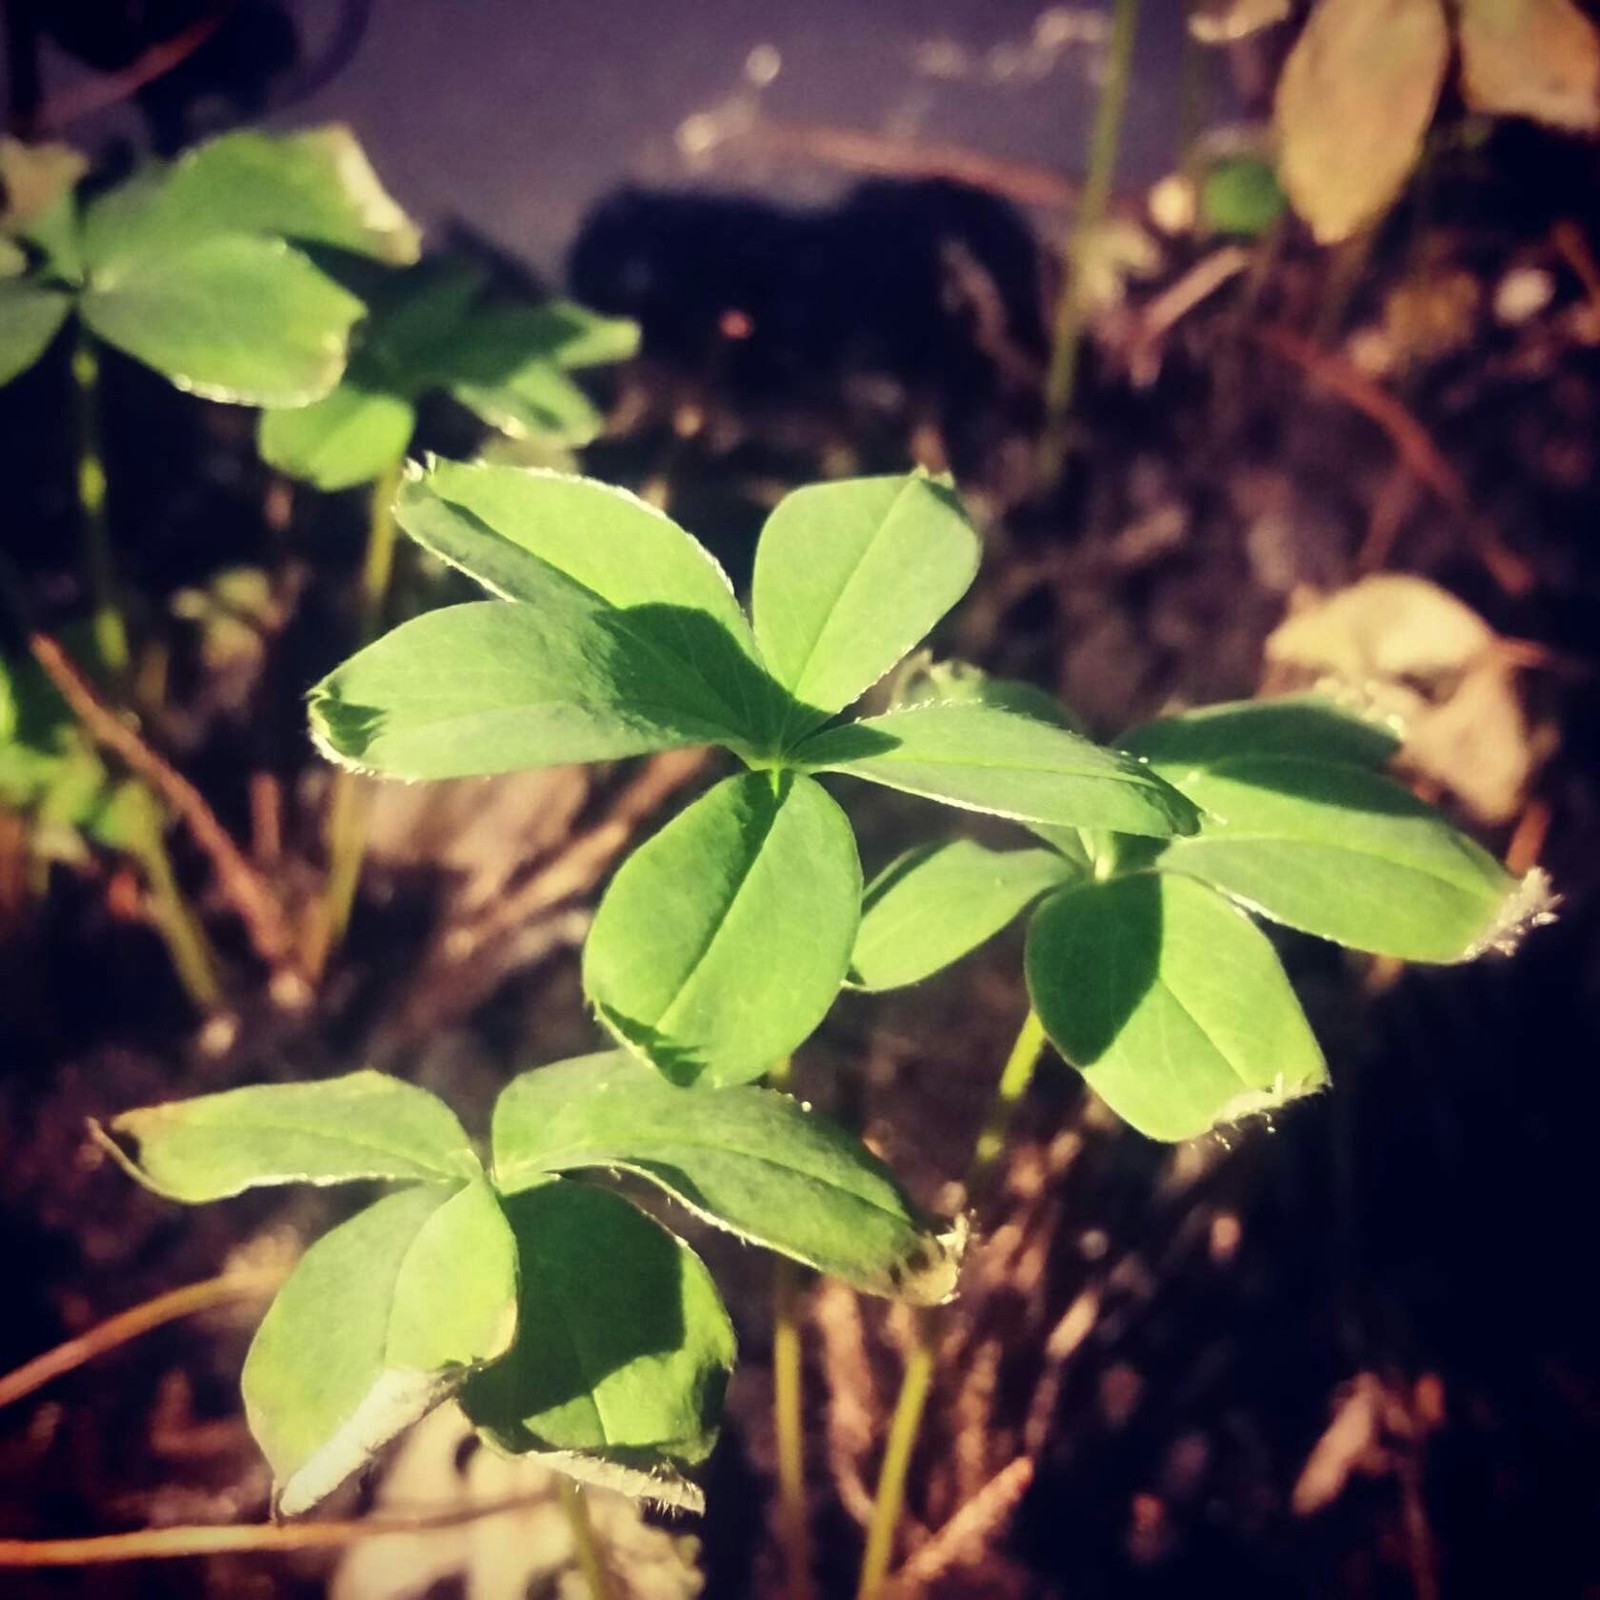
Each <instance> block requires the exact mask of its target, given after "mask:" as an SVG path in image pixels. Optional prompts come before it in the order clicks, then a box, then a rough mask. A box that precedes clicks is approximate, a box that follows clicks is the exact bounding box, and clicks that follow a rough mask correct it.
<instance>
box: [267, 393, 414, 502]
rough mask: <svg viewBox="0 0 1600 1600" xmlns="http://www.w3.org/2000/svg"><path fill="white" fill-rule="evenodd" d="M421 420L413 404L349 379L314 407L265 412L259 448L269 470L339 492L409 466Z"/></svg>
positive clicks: (331, 491) (319, 487) (313, 405)
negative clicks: (402, 465)
mask: <svg viewBox="0 0 1600 1600" xmlns="http://www.w3.org/2000/svg"><path fill="white" fill-rule="evenodd" d="M416 421H417V414H416V409H415V407H413V406H412V404H411V402H410V401H409V400H406V399H405V398H403V397H402V396H400V395H397V394H391V393H389V392H388V391H386V390H384V389H381V388H370V387H367V386H365V385H363V384H362V383H360V382H359V381H357V380H354V379H352V378H351V377H350V376H349V375H348V374H346V376H345V379H344V381H343V382H342V383H340V384H338V385H337V386H336V387H335V388H333V389H331V390H329V392H328V393H327V394H325V395H324V396H323V397H322V398H321V399H320V400H314V401H312V403H311V404H310V405H308V406H299V407H297V408H295V409H293V410H278V411H263V412H262V413H261V419H260V421H259V422H258V424H257V427H256V443H257V445H258V447H259V449H260V451H261V457H262V459H263V460H264V461H265V462H266V463H267V464H268V465H269V466H272V467H276V468H277V469H278V471H279V472H283V473H287V474H288V475H289V476H290V477H291V478H299V479H301V480H302V481H303V482H305V483H309V484H311V485H312V486H313V487H314V488H317V489H321V490H322V491H323V492H324V493H333V492H335V491H336V490H339V489H353V488H354V487H355V486H356V485H357V484H361V483H371V482H372V481H373V480H374V479H377V478H380V477H382V476H383V474H384V473H385V472H387V471H389V470H390V469H391V468H392V467H394V466H395V465H396V463H398V462H400V461H403V460H404V459H405V454H406V447H407V446H408V445H409V444H410V443H411V434H412V430H413V429H414V428H415V426H416Z"/></svg>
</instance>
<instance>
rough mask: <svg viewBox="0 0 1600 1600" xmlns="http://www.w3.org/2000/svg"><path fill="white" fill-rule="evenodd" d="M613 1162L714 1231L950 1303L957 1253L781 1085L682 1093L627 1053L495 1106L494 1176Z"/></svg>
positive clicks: (525, 1083)
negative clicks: (779, 1088)
mask: <svg viewBox="0 0 1600 1600" xmlns="http://www.w3.org/2000/svg"><path fill="white" fill-rule="evenodd" d="M590 1167H604V1168H608V1169H616V1170H620V1171H624V1172H629V1173H633V1174H635V1175H636V1176H638V1177H641V1178H645V1179H648V1180H649V1181H650V1182H651V1183H654V1184H657V1185H658V1186H659V1187H661V1188H662V1189H665V1190H666V1192H667V1193H668V1194H670V1195H671V1196H672V1197H673V1198H674V1199H676V1200H678V1201H679V1202H680V1203H681V1204H683V1205H684V1206H686V1207H687V1208H688V1209H689V1210H690V1211H692V1212H694V1214H695V1215H696V1216H698V1217H699V1218H701V1219H702V1220H703V1221H705V1222H709V1223H711V1224H712V1225H713V1226H714V1227H718V1228H725V1229H727V1230H728V1231H729V1232H730V1233H733V1234H736V1235H738V1237H739V1238H741V1239H744V1240H747V1241H748V1242H749V1243H751V1244H758V1245H763V1246H765V1247H766V1248H767V1249H769V1250H776V1251H778V1252H779V1253H780V1254H782V1255H786V1256H790V1257H792V1258H794V1259H795V1260H796V1261H803V1262H805V1263H806V1265H808V1266H812V1267H815V1268H817V1269H818V1271H821V1272H827V1273H831V1274H832V1275H833V1276H834V1277H836V1278H842V1279H843V1280H844V1281H845V1282H846V1283H848V1284H850V1285H851V1286H852V1287H854V1288H857V1289H861V1290H863V1291H865V1292H866V1293H868V1294H881V1295H891V1296H895V1297H898V1298H900V1299H903V1300H908V1301H911V1302H912V1303H913V1304H918V1305H932V1304H936V1303H937V1302H939V1301H942V1300H945V1299H948V1298H949V1296H950V1295H951V1294H952V1293H953V1292H954V1290H955V1282H956V1268H957V1260H956V1253H955V1251H954V1249H953V1247H952V1246H951V1244H950V1243H949V1242H947V1241H946V1240H944V1239H941V1238H940V1237H939V1236H938V1235H937V1234H936V1233H935V1232H934V1231H933V1230H932V1229H931V1228H930V1227H929V1226H928V1225H927V1224H926V1223H924V1222H923V1221H922V1220H921V1219H920V1218H919V1217H918V1216H917V1215H916V1213H915V1212H914V1211H913V1209H912V1207H911V1204H910V1202H909V1201H908V1200H907V1199H906V1197H905V1194H904V1192H903V1191H902V1190H901V1188H900V1186H899V1184H898V1183H896V1182H895V1179H894V1174H893V1173H891V1172H890V1171H889V1169H888V1168H887V1167H886V1166H885V1165H884V1164H883V1163H882V1162H881V1161H879V1160H878V1158H877V1157H876V1156H874V1155H873V1154H872V1153H871V1151H869V1150H868V1149H867V1148H866V1146H865V1145H863V1144H862V1143H861V1142H860V1141H859V1140H857V1139H854V1138H852V1137H851V1136H850V1135H849V1134H847V1133H846V1132H845V1131H844V1130H843V1129H842V1128H839V1127H837V1126H836V1125H835V1124H833V1123H831V1122H829V1121H827V1120H826V1119H825V1118H823V1117H819V1116H816V1115H814V1114H813V1113H811V1112H808V1111H804V1110H802V1109H801V1107H800V1106H799V1105H797V1104H796V1103H795V1102H794V1101H793V1100H791V1099H790V1098H789V1097H788V1096H787V1095H782V1094H778V1093H776V1092H774V1091H773V1090H770V1089H754V1088H732V1089H680V1088H678V1087H677V1086H675V1085H674V1084H671V1083H668V1082H667V1081H666V1080H665V1079H663V1078H662V1077H661V1075H660V1074H659V1073H658V1072H656V1071H655V1070H654V1068H652V1067H649V1066H647V1065H645V1063H643V1062H641V1061H636V1060H635V1059H634V1058H633V1057H632V1056H630V1055H628V1054H626V1053H625V1052H622V1051H613V1052H610V1053H609V1054H606V1055H598V1056H585V1057H582V1058H580V1059H578V1060H576V1061H561V1062H557V1063H555V1064H554V1065H551V1066H548V1067H538V1068H536V1069H535V1070H534V1071H532V1072H525V1073H523V1074H522V1075H521V1076H520V1077H517V1078H513V1079H512V1080H511V1082H510V1083H509V1084H508V1085H507V1086H506V1087H505V1089H504V1090H502V1091H501V1094H500V1098H499V1100H498V1101H497V1102H496V1103H495V1108H494V1181H495V1184H496V1186H497V1187H498V1188H499V1189H500V1191H501V1192H502V1193H514V1192H515V1191H517V1190H519V1189H523V1188H526V1187H527V1186H528V1185H529V1184H532V1183H538V1182H541V1181H542V1180H543V1179H544V1178H545V1177H546V1176H547V1175H549V1174H551V1173H560V1172H574V1171H581V1170H583V1169H585V1168H590Z"/></svg>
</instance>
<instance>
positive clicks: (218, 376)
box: [79, 234, 362, 408]
mask: <svg viewBox="0 0 1600 1600" xmlns="http://www.w3.org/2000/svg"><path fill="white" fill-rule="evenodd" d="M241 305H247V306H249V308H250V315H249V317H248V318H242V317H241V316H240V314H239V308H240V306H241ZM79 308H80V312H81V314H82V316H83V319H84V321H85V322H86V323H87V324H88V325H89V327H90V328H92V329H93V330H94V332H95V333H97V334H98V335H99V336H100V337H101V338H102V339H104V340H105V341H106V343H107V344H112V345H115V346H116V347H117V348H118V349H119V350H122V351H125V352H126V353H127V354H128V355H131V356H132V357H134V359H135V360H138V361H142V362H144V364H145V365H146V366H149V367H154V368H155V370H156V371H157V372H159V373H161V374H162V375H163V376H164V377H166V378H168V379H170V380H171V382H173V383H174V384H176V385H177V387H178V388H180V389H186V390H189V391H191V392H192V393H194V394H198V395H200V396H202V397H203V398H205V399H208V400H220V401H223V402H226V403H230V404H240V405H259V406H266V407H269V408H271V407H277V406H302V405H306V404H308V403H309V402H311V401H312V400H316V399H320V398H321V397H322V396H323V395H325V394H326V393H327V392H328V391H329V390H330V389H331V388H333V386H334V385H335V384H336V383H337V382H338V381H339V377H340V374H341V373H342V372H343V371H344V365H345V357H346V349H347V342H348V337H349V333H350V329H351V327H352V325H353V324H354V323H355V322H356V320H357V319H358V318H359V317H360V316H361V314H362V305H361V302H360V301H359V300H357V299H356V298H355V296H354V295H352V294H349V293H348V292H347V291H346V290H344V289H341V288H340V287H339V286H338V285H337V284H336V283H334V282H333V281H332V279H330V278H327V277H325V276H324V275H323V274H322V273H320V272H319V271H317V269H316V268H315V267H314V266H312V264H311V263H310V261H308V260H307V259H306V258H305V257H304V256H303V255H301V254H300V253H299V252H298V251H297V250H294V249H292V248H291V247H290V246H289V245H286V244H284V243H283V242H282V240H278V239H257V238H252V237H250V236H249V235H246V234H221V235H217V236H215V237H212V238H208V239H205V240H203V241H201V242H199V243H195V244H192V245H188V246H185V247H184V248H182V249H176V250H172V251H170V252H166V253H156V254H152V255H150V256H140V257H135V258H130V259H128V260H126V261H123V262H121V263H119V264H118V266H117V267H116V268H115V270H112V271H107V272H105V273H102V274H98V275H97V276H96V277H95V278H94V279H93V281H92V282H91V284H90V286H89V288H88V290H87V291H86V292H85V294H84V295H83V297H82V299H81V300H80V302H79Z"/></svg>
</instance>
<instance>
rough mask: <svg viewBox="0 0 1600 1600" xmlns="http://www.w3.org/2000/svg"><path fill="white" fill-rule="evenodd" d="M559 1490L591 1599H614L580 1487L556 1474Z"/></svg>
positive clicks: (580, 1569)
mask: <svg viewBox="0 0 1600 1600" xmlns="http://www.w3.org/2000/svg"><path fill="white" fill-rule="evenodd" d="M556 1483H557V1486H558V1488H559V1489H560V1493H561V1509H562V1510H563V1511H565V1512H566V1514H567V1526H568V1527H569V1528H571V1529H572V1547H573V1550H574V1552H575V1554H576V1555H577V1558H578V1570H579V1571H580V1572H581V1573H582V1574H583V1581H584V1582H585V1583H586V1584H588V1586H589V1596H590V1600H613V1595H614V1590H613V1588H612V1584H611V1574H610V1573H609V1572H607V1571H606V1562H605V1556H604V1555H603V1554H602V1553H601V1550H600V1541H599V1539H597V1538H596V1537H595V1531H594V1523H593V1522H592V1521H591V1520H590V1518H589V1505H588V1502H587V1501H586V1500H585V1499H584V1498H583V1490H582V1489H581V1488H580V1487H579V1486H578V1485H577V1484H575V1483H574V1482H573V1481H572V1479H571V1478H569V1477H567V1475H566V1474H565V1473H558V1474H557V1475H556Z"/></svg>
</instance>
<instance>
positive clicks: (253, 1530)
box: [0, 1490, 549, 1567]
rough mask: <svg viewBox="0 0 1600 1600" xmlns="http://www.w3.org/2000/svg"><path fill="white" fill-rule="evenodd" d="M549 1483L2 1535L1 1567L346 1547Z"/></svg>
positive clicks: (489, 1510) (509, 1502)
mask: <svg viewBox="0 0 1600 1600" xmlns="http://www.w3.org/2000/svg"><path fill="white" fill-rule="evenodd" d="M548 1499H549V1491H548V1490H542V1491H539V1492H537V1493H530V1494H518V1495H507V1496H504V1497H502V1498H501V1499H498V1500H486V1501H484V1502H483V1503H482V1504H480V1505H475V1506H451V1507H449V1508H447V1509H444V1510H439V1511H418V1512H414V1513H413V1514H411V1515H410V1516H403V1517H367V1518H365V1519H363V1520H362V1521H360V1522H258V1523H251V1524H248V1525H246V1526H244V1527H238V1526H233V1527H204V1526H201V1527H186V1528H140V1529H139V1530H137V1531H136V1532H133V1533H108V1534H101V1535H98V1536H96V1537H93V1538H88V1539H0V1567H88V1566H105V1565H107V1564H109V1563H111V1562H119V1561H159V1560H171V1559H173V1558H175V1557H178V1556H226V1555H260V1554H266V1555H286V1554H291V1553H294V1552H296V1551H301V1550H342V1549H344V1548H345V1547H346V1546H347V1545H352V1544H359V1543H361V1542H363V1541H364V1540H367V1539H381V1538H383V1536H384V1535H385V1534H391V1533H426V1532H428V1531H430V1530H431V1529H434V1528H457V1527H460V1526H461V1525H462V1524H463V1523H467V1522H479V1521H482V1520H483V1519H484V1518H486V1517H497V1516H500V1515H502V1514H503V1513H505V1512H508V1511H521V1510H523V1509H525V1508H526V1507H529V1506H535V1505H543V1504H546V1503H547V1502H548Z"/></svg>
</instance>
